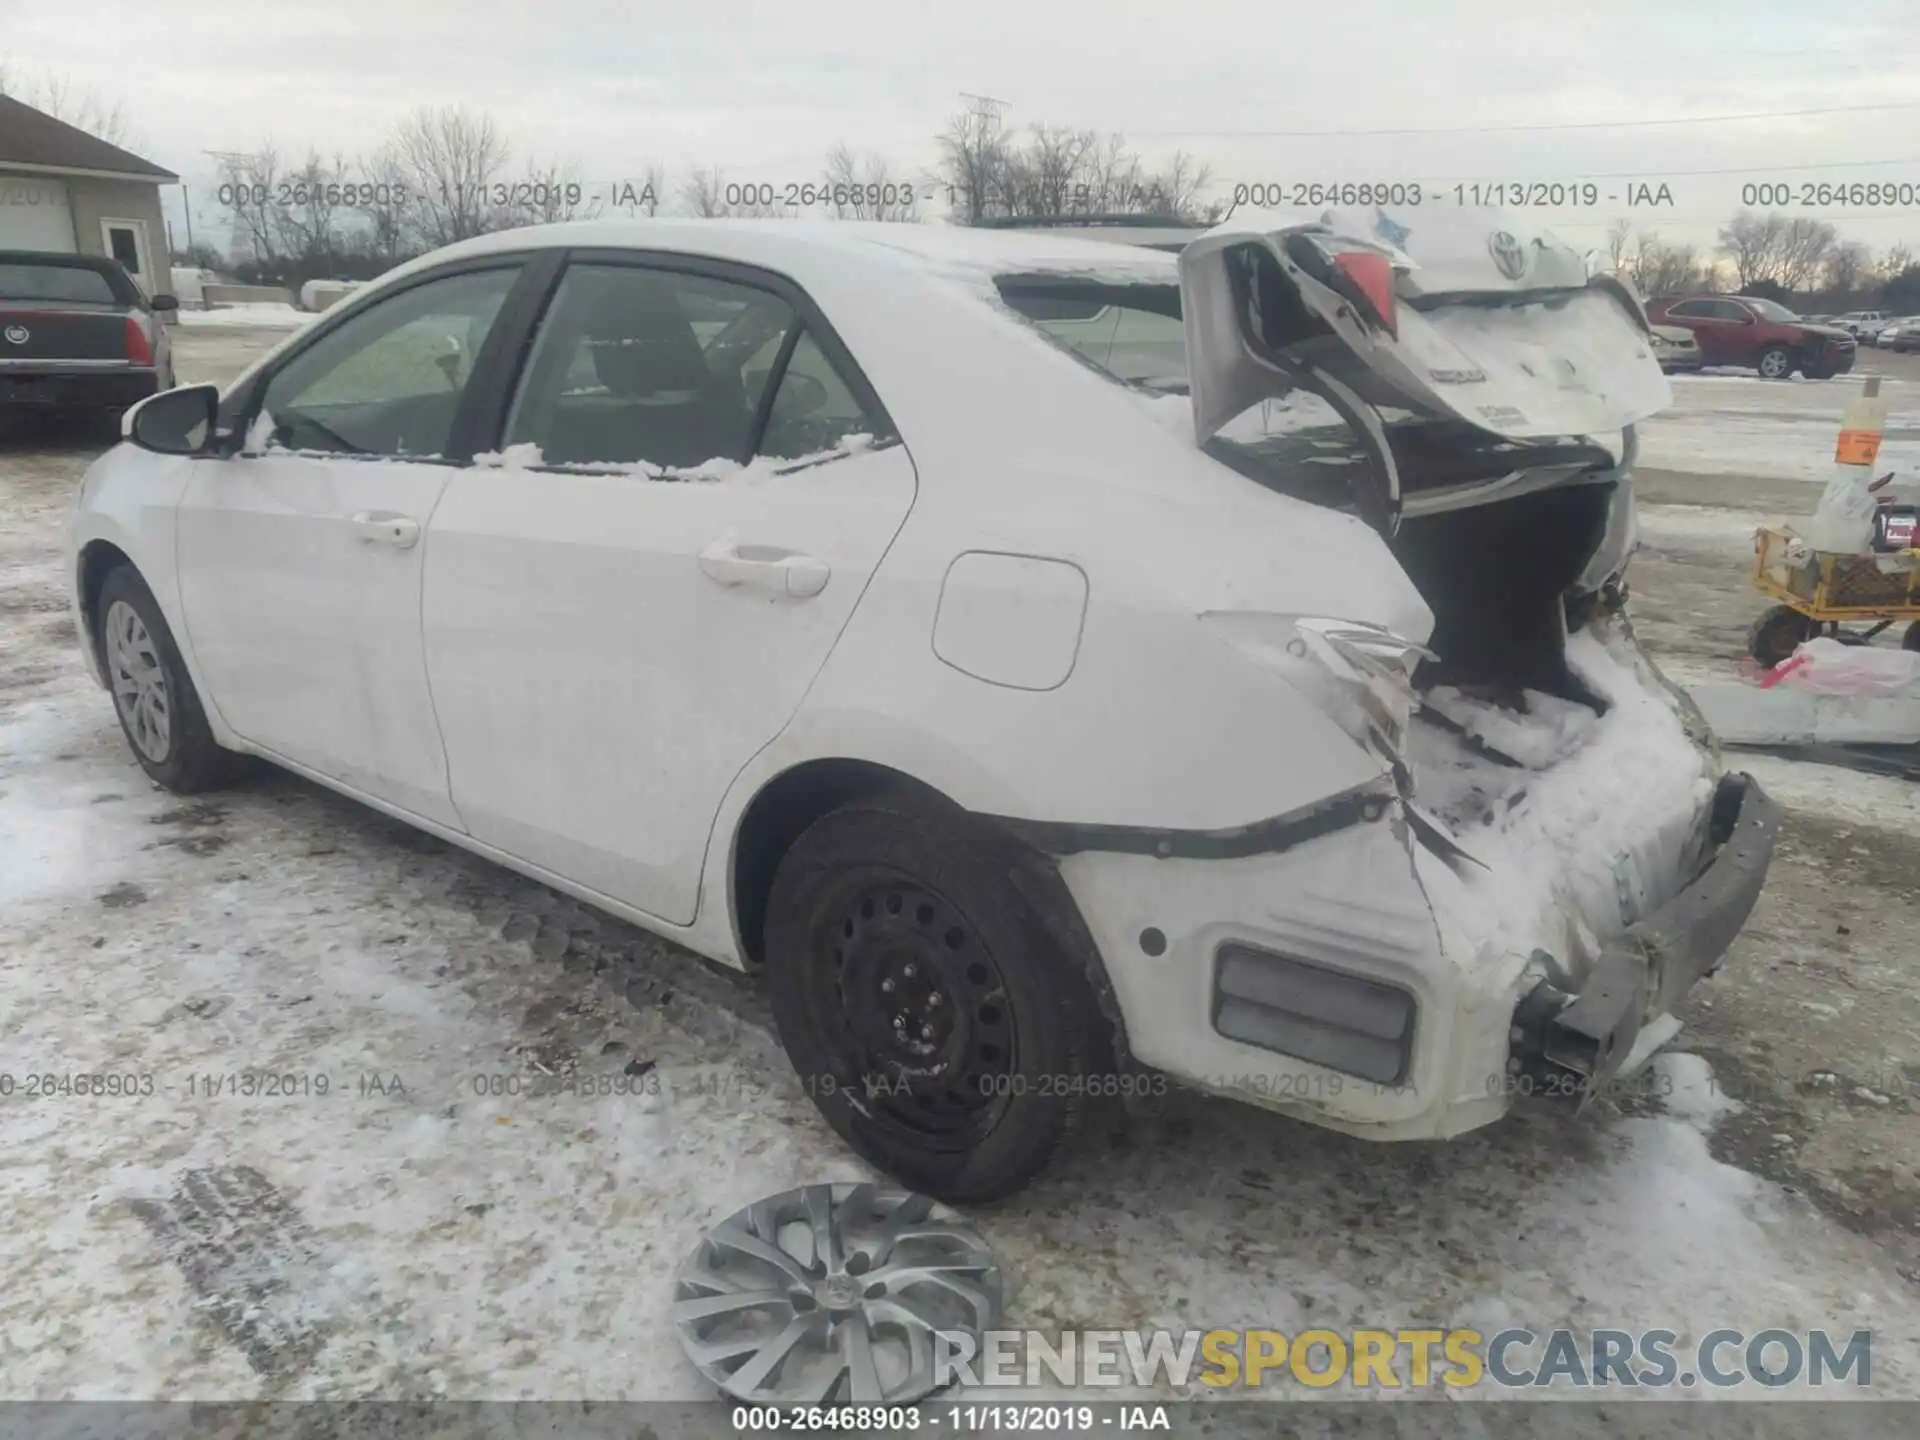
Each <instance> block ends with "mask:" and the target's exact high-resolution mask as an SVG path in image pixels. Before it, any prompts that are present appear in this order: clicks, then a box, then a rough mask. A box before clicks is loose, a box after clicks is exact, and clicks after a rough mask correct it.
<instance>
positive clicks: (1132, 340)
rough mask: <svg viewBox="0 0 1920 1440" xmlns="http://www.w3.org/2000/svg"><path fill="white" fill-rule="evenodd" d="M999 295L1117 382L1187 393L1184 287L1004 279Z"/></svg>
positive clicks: (1028, 321)
mask: <svg viewBox="0 0 1920 1440" xmlns="http://www.w3.org/2000/svg"><path fill="white" fill-rule="evenodd" d="M998 288H999V291H1000V298H1001V299H1002V300H1003V301H1005V302H1006V304H1007V307H1008V308H1009V309H1011V310H1012V311H1013V312H1014V313H1015V314H1017V315H1019V316H1020V317H1021V318H1022V319H1024V320H1025V321H1027V323H1028V324H1030V325H1032V326H1033V327H1034V328H1035V329H1037V330H1039V331H1041V332H1042V333H1043V334H1045V335H1046V336H1048V337H1049V338H1050V339H1052V340H1054V341H1055V342H1056V343H1058V344H1060V345H1061V346H1063V347H1065V348H1066V349H1067V350H1070V351H1071V352H1073V354H1075V355H1077V356H1079V357H1080V359H1082V360H1084V361H1086V362H1087V363H1088V364H1089V365H1092V366H1093V367H1094V368H1096V369H1098V370H1101V371H1104V372H1105V373H1106V374H1108V375H1110V376H1111V377H1113V378H1114V379H1115V380H1120V381H1124V382H1125V383H1127V384H1129V385H1143V386H1145V387H1147V388H1148V389H1156V390H1184V389H1185V388H1186V384H1187V341H1186V334H1185V332H1184V330H1183V329H1182V328H1181V323H1180V287H1179V286H1177V285H1151V284H1138V285H1110V284H1101V283H1098V282H1088V281H1076V280H1073V279H1070V278H1067V277H1062V278H1060V279H1059V280H1057V281H1052V282H1049V281H1047V280H1044V279H1039V278H1035V277H1029V276H1020V277H1007V278H1003V279H1001V280H1000V281H999V282H998Z"/></svg>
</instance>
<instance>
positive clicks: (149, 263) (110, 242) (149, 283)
mask: <svg viewBox="0 0 1920 1440" xmlns="http://www.w3.org/2000/svg"><path fill="white" fill-rule="evenodd" d="M100 243H101V244H103V245H104V246H106V249H107V254H109V255H111V256H112V257H113V258H114V259H116V260H118V261H119V262H120V263H121V264H122V265H124V266H126V267H127V273H128V274H129V275H131V276H133V278H134V280H135V281H136V282H138V284H139V286H140V288H141V289H142V290H144V291H146V293H147V294H149V295H153V294H156V293H157V292H159V291H161V290H165V289H166V288H167V287H166V286H165V285H162V284H160V283H159V282H158V281H157V280H156V279H155V276H154V272H153V252H152V251H151V250H149V249H148V248H147V222H146V221H144V220H102V221H101V222H100Z"/></svg>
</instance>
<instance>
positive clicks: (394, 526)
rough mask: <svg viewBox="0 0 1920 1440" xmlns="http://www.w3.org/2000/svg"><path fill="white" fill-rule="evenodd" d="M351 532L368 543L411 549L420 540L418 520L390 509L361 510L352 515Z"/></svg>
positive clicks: (398, 548)
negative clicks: (397, 513) (396, 513)
mask: <svg viewBox="0 0 1920 1440" xmlns="http://www.w3.org/2000/svg"><path fill="white" fill-rule="evenodd" d="M353 533H354V534H355V535H356V536H358V537H359V538H360V539H362V540H365V541H367V542H369V543H370V544H376V545H391V546H392V547H393V548H394V549H396V550H411V549H412V548H413V547H414V546H415V545H416V544H417V543H418V542H419V540H420V522H419V521H418V520H415V519H413V518H411V517H410V516H406V515H395V514H394V513H393V512H392V511H390V510H362V511H361V512H360V513H359V514H358V515H356V516H354V517H353Z"/></svg>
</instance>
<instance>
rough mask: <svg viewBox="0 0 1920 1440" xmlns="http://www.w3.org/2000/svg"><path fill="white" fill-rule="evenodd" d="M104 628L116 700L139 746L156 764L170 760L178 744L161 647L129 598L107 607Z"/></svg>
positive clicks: (134, 746) (121, 717)
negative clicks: (174, 743) (129, 601)
mask: <svg viewBox="0 0 1920 1440" xmlns="http://www.w3.org/2000/svg"><path fill="white" fill-rule="evenodd" d="M101 628H102V631H103V633H104V634H105V636H106V642H107V675H108V677H109V679H110V680H111V681H112V684H113V703H114V706H115V708H116V709H118V710H119V712H120V723H121V724H122V725H124V726H126V730H127V739H128V740H129V741H131V742H132V744H133V748H134V749H135V750H137V751H138V752H139V753H140V754H141V755H143V756H144V757H145V758H146V759H148V760H150V761H152V762H153V763H154V764H156V765H161V764H164V763H166V759H167V751H168V750H169V749H170V748H172V743H173V704H172V701H171V700H170V699H169V698H168V695H167V672H166V669H165V667H164V666H162V665H161V663H160V651H159V649H158V647H156V646H155V645H154V643H153V637H152V636H151V635H149V634H148V633H147V627H146V625H145V624H144V623H143V622H142V621H141V619H140V613H139V612H138V611H137V610H135V609H134V608H133V606H131V605H129V604H128V603H127V602H126V601H124V600H116V601H114V602H113V604H111V605H109V606H108V607H107V615H106V620H105V621H104V622H103V624H102V627H101Z"/></svg>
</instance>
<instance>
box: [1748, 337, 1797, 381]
mask: <svg viewBox="0 0 1920 1440" xmlns="http://www.w3.org/2000/svg"><path fill="white" fill-rule="evenodd" d="M1754 369H1756V370H1758V371H1759V372H1760V378H1761V379H1762V380H1785V379H1788V378H1789V377H1790V376H1792V374H1793V351H1791V350H1789V349H1788V348H1787V347H1786V346H1784V345H1769V346H1768V347H1767V348H1766V349H1764V350H1762V351H1761V352H1760V359H1759V360H1758V362H1756V363H1755V365H1754Z"/></svg>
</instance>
